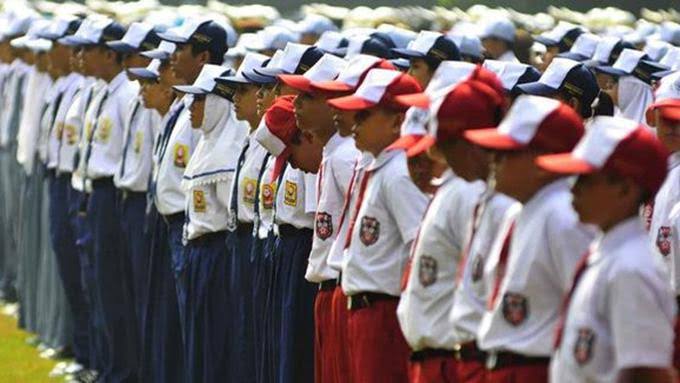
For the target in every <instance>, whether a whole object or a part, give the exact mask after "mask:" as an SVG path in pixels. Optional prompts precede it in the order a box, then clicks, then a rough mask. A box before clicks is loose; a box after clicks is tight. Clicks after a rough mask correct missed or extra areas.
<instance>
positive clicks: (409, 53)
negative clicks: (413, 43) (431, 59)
mask: <svg viewBox="0 0 680 383" xmlns="http://www.w3.org/2000/svg"><path fill="white" fill-rule="evenodd" d="M392 53H394V54H395V55H396V56H398V57H402V58H405V59H421V58H423V57H425V56H426V55H425V53H422V52H418V51H415V50H413V49H406V48H393V49H392Z"/></svg>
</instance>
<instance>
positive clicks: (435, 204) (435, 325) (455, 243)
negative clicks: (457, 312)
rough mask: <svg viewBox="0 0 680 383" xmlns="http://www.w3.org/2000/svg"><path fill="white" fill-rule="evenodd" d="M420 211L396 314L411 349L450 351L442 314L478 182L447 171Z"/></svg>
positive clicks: (447, 327) (451, 343)
mask: <svg viewBox="0 0 680 383" xmlns="http://www.w3.org/2000/svg"><path fill="white" fill-rule="evenodd" d="M442 181H443V183H442V185H441V186H440V187H439V189H438V190H437V192H436V193H435V195H434V197H433V198H432V201H431V202H430V205H429V207H428V209H427V212H426V213H425V216H424V218H423V222H422V224H421V226H420V231H419V233H418V237H417V240H416V242H414V245H413V246H414V247H413V251H412V255H411V259H410V261H409V262H410V263H411V266H410V272H409V273H408V280H407V283H406V288H405V289H404V291H403V292H402V293H401V299H400V301H399V306H398V308H397V317H398V319H399V324H400V325H401V330H402V332H403V333H404V336H405V337H406V341H407V342H408V344H409V346H411V349H412V350H414V351H419V350H422V349H426V348H435V349H448V350H452V349H453V348H454V347H455V345H456V343H458V342H457V340H456V338H455V336H454V333H453V332H452V331H451V325H450V324H449V322H448V320H447V319H448V316H449V313H450V312H451V305H452V304H453V296H454V291H455V289H456V283H455V281H456V274H457V272H458V264H459V262H460V256H461V253H462V251H463V246H464V242H465V238H467V237H468V232H469V231H470V229H471V227H472V225H471V223H472V215H473V210H474V207H475V205H476V204H477V202H478V201H479V198H480V196H481V194H482V192H483V191H484V183H483V182H482V181H475V182H467V181H465V180H464V179H462V178H460V177H458V176H456V175H455V174H454V173H453V172H452V171H451V170H447V171H446V173H445V174H444V175H443V176H442Z"/></svg>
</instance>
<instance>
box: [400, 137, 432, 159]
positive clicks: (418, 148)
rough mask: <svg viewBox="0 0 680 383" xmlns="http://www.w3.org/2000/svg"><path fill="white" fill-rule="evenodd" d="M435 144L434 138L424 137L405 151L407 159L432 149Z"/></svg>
mask: <svg viewBox="0 0 680 383" xmlns="http://www.w3.org/2000/svg"><path fill="white" fill-rule="evenodd" d="M435 142H437V140H436V139H435V138H434V137H432V136H430V135H427V136H424V137H422V138H421V139H420V140H418V142H416V143H415V144H413V146H411V147H410V148H409V149H408V150H407V151H406V156H407V157H409V158H411V157H416V156H419V155H421V154H423V153H425V152H427V151H428V149H430V148H431V147H433V146H434V144H435Z"/></svg>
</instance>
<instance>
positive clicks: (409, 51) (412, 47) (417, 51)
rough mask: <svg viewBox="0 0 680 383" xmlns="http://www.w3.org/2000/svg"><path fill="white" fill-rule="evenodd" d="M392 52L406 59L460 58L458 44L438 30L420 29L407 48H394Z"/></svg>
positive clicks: (438, 59)
mask: <svg viewBox="0 0 680 383" xmlns="http://www.w3.org/2000/svg"><path fill="white" fill-rule="evenodd" d="M392 52H394V54H396V55H397V56H398V57H402V58H406V59H414V58H419V59H430V60H434V61H445V60H453V61H458V60H460V51H459V50H458V46H456V43H455V42H453V40H452V39H450V38H449V37H447V36H444V35H442V34H441V33H438V32H432V31H422V32H420V34H419V35H418V37H417V38H416V39H415V40H413V41H412V42H411V43H410V44H409V46H408V48H395V49H392Z"/></svg>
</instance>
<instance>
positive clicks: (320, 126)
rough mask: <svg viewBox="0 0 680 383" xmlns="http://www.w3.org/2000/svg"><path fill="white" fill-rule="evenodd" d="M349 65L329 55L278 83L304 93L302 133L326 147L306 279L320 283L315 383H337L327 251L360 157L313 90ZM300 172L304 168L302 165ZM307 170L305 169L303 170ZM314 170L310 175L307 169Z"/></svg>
mask: <svg viewBox="0 0 680 383" xmlns="http://www.w3.org/2000/svg"><path fill="white" fill-rule="evenodd" d="M346 65H347V62H346V61H345V60H343V59H341V58H339V57H337V56H333V55H330V54H325V55H324V56H323V57H321V59H319V61H318V62H317V63H316V64H315V65H314V66H313V67H311V68H310V69H309V70H308V71H307V72H306V73H305V74H304V75H281V76H279V79H280V80H281V81H282V82H284V83H285V84H287V85H288V86H290V87H292V88H295V89H297V90H298V91H299V92H300V93H299V94H298V96H297V97H296V98H295V101H294V103H293V104H294V106H295V118H296V121H297V126H298V127H299V129H300V130H301V131H302V132H303V133H304V134H305V135H308V136H311V138H312V141H313V142H314V143H315V144H317V145H321V146H322V147H323V148H324V149H323V158H322V160H321V163H320V165H319V166H318V167H317V168H313V169H312V170H313V171H312V172H313V173H316V174H317V177H318V183H317V185H316V196H317V209H316V217H315V219H314V237H313V240H312V249H311V252H310V254H309V260H308V265H307V271H306V272H305V279H306V280H307V281H309V282H311V283H316V284H318V292H317V294H316V299H315V303H314V327H315V334H314V371H315V376H316V378H315V381H317V382H319V381H320V382H325V381H332V380H333V376H334V372H333V370H332V369H333V360H334V358H335V357H336V354H335V352H336V350H337V343H336V342H337V341H336V340H335V339H333V338H332V336H333V330H332V320H331V307H332V306H331V303H332V298H333V290H334V289H335V284H336V279H337V277H338V273H337V272H336V271H335V270H333V269H331V268H330V267H329V266H328V264H327V259H328V252H329V251H330V247H331V245H332V244H333V241H334V240H335V238H336V235H337V232H336V231H335V230H334V228H337V225H338V219H339V218H340V214H341V210H342V205H343V202H344V200H345V193H343V190H342V187H340V186H339V185H343V187H346V185H348V184H349V179H350V177H351V171H352V166H353V164H354V161H355V159H356V157H357V155H358V152H357V151H356V149H355V147H354V143H353V141H352V140H351V139H349V138H342V137H340V136H339V135H338V133H337V131H336V129H335V126H334V125H333V110H332V109H331V107H330V106H329V105H328V104H327V103H326V96H327V95H326V94H324V93H319V92H318V91H316V90H315V89H314V88H313V87H312V83H313V82H321V81H332V80H334V79H335V78H336V77H337V76H338V74H339V73H340V72H341V70H343V69H344V68H345V66H346ZM298 168H299V166H298ZM304 170H306V169H304ZM307 171H309V170H307Z"/></svg>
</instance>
